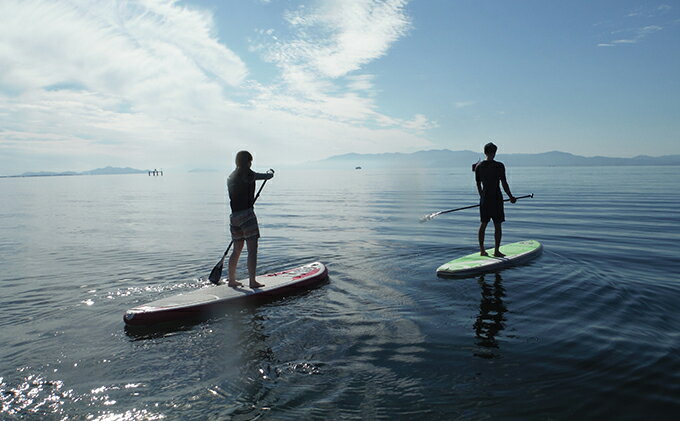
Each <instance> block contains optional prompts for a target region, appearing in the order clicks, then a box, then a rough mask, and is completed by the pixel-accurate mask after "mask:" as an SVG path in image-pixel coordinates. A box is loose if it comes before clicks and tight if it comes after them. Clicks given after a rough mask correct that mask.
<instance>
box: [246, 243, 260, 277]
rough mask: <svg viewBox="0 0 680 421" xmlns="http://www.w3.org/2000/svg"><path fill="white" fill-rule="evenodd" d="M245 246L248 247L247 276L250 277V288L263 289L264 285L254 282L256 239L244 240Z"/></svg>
mask: <svg viewBox="0 0 680 421" xmlns="http://www.w3.org/2000/svg"><path fill="white" fill-rule="evenodd" d="M246 245H247V246H248V276H249V277H250V287H251V288H260V287H263V286H264V284H261V283H259V282H257V281H256V280H255V276H256V273H257V238H250V239H248V240H246Z"/></svg>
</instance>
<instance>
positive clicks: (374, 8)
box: [253, 0, 436, 130]
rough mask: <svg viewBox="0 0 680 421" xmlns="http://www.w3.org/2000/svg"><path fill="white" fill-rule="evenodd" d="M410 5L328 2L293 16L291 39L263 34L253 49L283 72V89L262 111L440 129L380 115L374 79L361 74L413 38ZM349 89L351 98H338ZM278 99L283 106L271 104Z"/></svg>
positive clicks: (373, 0)
mask: <svg viewBox="0 0 680 421" xmlns="http://www.w3.org/2000/svg"><path fill="white" fill-rule="evenodd" d="M406 4H407V1H405V0H343V1H338V0H322V1H318V2H316V3H315V4H314V6H312V7H310V6H300V7H298V8H297V9H295V10H292V11H288V12H287V13H286V15H285V17H286V21H287V22H288V24H289V27H290V29H291V33H290V34H277V33H275V32H274V31H273V30H263V31H261V33H262V34H266V35H267V38H266V39H264V40H261V41H260V42H259V43H257V44H255V45H254V46H253V48H254V49H255V50H256V51H260V52H262V55H263V58H264V59H265V60H267V61H269V62H271V63H274V64H275V65H276V66H278V67H279V68H280V69H281V78H280V83H279V84H277V85H275V86H272V87H269V88H270V91H269V92H267V95H266V96H265V97H260V98H259V99H260V101H258V105H261V106H262V105H264V106H276V107H280V109H286V108H288V109H295V111H296V113H303V114H305V115H309V116H324V118H331V119H338V120H339V121H346V122H354V123H357V122H373V123H375V124H378V125H380V126H398V127H399V126H400V127H402V128H406V129H411V130H426V129H427V128H429V127H432V126H433V125H435V124H436V123H434V122H429V121H425V120H423V118H424V116H422V115H421V116H416V117H414V119H413V120H400V119H394V118H390V117H387V116H385V115H382V114H380V113H379V112H378V111H377V109H376V105H375V103H374V101H373V99H372V93H373V79H374V76H373V75H367V74H359V73H356V72H358V71H360V70H361V68H362V66H364V65H365V64H367V63H370V62H372V61H374V60H376V59H379V58H380V57H382V56H384V55H385V54H386V53H387V51H388V50H389V48H390V47H391V46H392V44H394V43H395V42H396V41H398V40H399V39H400V38H401V37H403V36H405V35H407V33H408V31H409V29H410V27H411V23H410V20H409V18H408V16H407V15H406V11H405V6H406ZM343 83H345V84H346V86H347V87H348V88H349V89H350V91H351V92H349V93H347V92H346V93H340V94H338V92H341V91H342V89H340V87H339V86H340V85H342V84H343ZM272 96H275V97H278V98H279V101H271V97H272ZM263 99H264V101H262V100H263ZM416 121H418V122H422V124H416V123H414V122H416Z"/></svg>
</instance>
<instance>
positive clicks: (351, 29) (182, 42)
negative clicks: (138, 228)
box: [0, 0, 435, 173]
mask: <svg viewBox="0 0 680 421" xmlns="http://www.w3.org/2000/svg"><path fill="white" fill-rule="evenodd" d="M267 3H268V2H266V1H263V2H262V3H261V4H262V7H265V8H266V7H271V5H268V4H267ZM405 4H406V2H405V1H394V0H387V1H377V0H372V1H358V0H353V1H349V0H348V1H346V2H345V1H343V2H337V1H318V2H315V3H314V7H302V6H300V7H298V8H296V9H294V10H293V11H289V12H287V13H286V15H285V16H282V19H285V22H288V24H289V28H290V30H291V33H276V31H268V30H266V29H265V30H263V31H262V32H261V34H262V37H264V40H263V41H262V43H261V44H260V45H255V46H254V47H253V48H254V50H255V51H259V52H261V53H262V54H263V56H264V57H265V58H266V59H267V60H269V61H270V62H271V63H273V64H275V66H276V67H277V68H278V69H279V71H280V73H279V77H278V78H277V80H276V81H275V82H274V83H271V84H263V83H261V82H258V81H257V80H255V79H253V77H252V75H251V73H250V71H249V68H248V65H247V64H246V62H245V61H244V60H243V59H242V58H241V57H239V56H238V55H237V54H236V53H235V52H234V50H232V49H230V48H229V47H228V44H225V42H224V41H222V42H221V41H220V40H218V38H217V35H216V34H217V23H216V22H215V19H214V16H213V15H212V14H211V13H210V12H207V11H205V10H201V9H198V8H195V7H189V6H186V5H185V3H179V2H177V1H161V0H140V1H136V2H132V1H109V0H100V1H98V0H71V1H67V0H63V1H57V0H52V1H48V0H27V1H18V0H4V1H2V2H0V168H3V170H2V173H11V172H12V168H17V169H20V170H21V171H24V170H35V169H48V168H44V167H43V168H34V167H33V165H35V164H34V163H35V162H40V163H41V165H44V162H47V160H48V159H49V158H51V159H52V161H53V165H54V166H55V167H57V166H58V167H59V168H58V169H73V170H83V169H90V168H91V167H93V166H97V165H116V164H120V165H136V166H139V167H141V168H146V167H147V166H163V165H164V166H165V167H169V166H180V167H182V166H185V167H193V166H197V165H203V166H206V167H222V166H224V165H230V163H231V161H232V158H231V154H232V152H233V151H234V150H239V149H243V148H251V149H254V150H256V155H257V156H258V157H261V158H268V159H272V160H277V161H278V162H281V161H286V162H300V161H305V160H309V159H315V158H322V157H324V156H327V155H329V154H331V153H333V152H337V153H344V152H350V151H356V152H382V151H386V150H392V151H400V150H414V149H417V148H420V147H423V146H428V145H429V144H430V142H429V141H428V140H426V139H425V138H423V137H422V132H423V131H424V130H427V129H428V128H431V127H434V125H435V123H433V122H430V121H429V120H428V119H427V118H426V117H425V116H423V115H419V114H416V115H415V116H414V117H413V118H412V119H399V118H393V117H390V116H387V115H384V114H382V113H380V112H379V110H378V106H377V105H376V102H375V95H376V90H375V88H374V84H375V81H376V76H374V75H369V74H365V73H361V69H362V67H363V66H365V65H366V64H367V63H369V62H371V61H372V60H376V59H378V58H380V57H382V56H384V55H385V54H387V52H388V50H389V48H390V47H391V45H392V44H393V43H394V42H396V41H397V40H398V39H399V38H400V37H402V36H404V35H405V34H406V33H407V31H408V28H409V19H408V17H407V16H406V12H405V10H404V6H405ZM369 23H370V24H369ZM246 35H247V34H244V38H245V36H246ZM228 41H229V40H226V42H227V43H228ZM38 157H41V159H38ZM43 158H45V159H43ZM223 163H228V164H223ZM75 164H78V165H82V166H84V167H78V168H70V167H69V165H75Z"/></svg>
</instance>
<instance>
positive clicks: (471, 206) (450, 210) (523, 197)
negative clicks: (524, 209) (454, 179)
mask: <svg viewBox="0 0 680 421" xmlns="http://www.w3.org/2000/svg"><path fill="white" fill-rule="evenodd" d="M527 197H534V194H533V193H531V194H527V195H524V196H519V197H516V198H515V199H526V198H527ZM509 201H510V199H505V200H504V202H509ZM477 207H479V204H476V205H470V206H463V207H462V208H456V209H449V210H445V211H441V212H435V213H433V214H431V216H432V217H434V216H436V215H441V214H443V213H449V212H455V211H459V210H463V209H472V208H477Z"/></svg>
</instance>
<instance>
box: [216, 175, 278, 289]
mask: <svg viewBox="0 0 680 421" xmlns="http://www.w3.org/2000/svg"><path fill="white" fill-rule="evenodd" d="M267 180H269V179H268V178H266V179H265V180H264V181H263V182H262V185H261V186H260V189H259V190H258V191H257V194H256V195H255V198H254V199H253V204H255V202H257V198H258V197H260V193H261V192H262V189H263V188H264V185H265V184H267ZM233 244H234V240H231V241H230V242H229V246H228V247H227V250H225V252H224V254H223V255H222V258H221V259H220V261H219V262H217V264H216V265H215V267H214V268H213V270H212V271H211V272H210V276H209V279H210V282H212V283H213V284H217V283H219V282H220V278H221V277H222V267H224V259H225V258H226V257H227V254H229V250H230V249H231V246H232V245H233ZM215 278H217V279H215Z"/></svg>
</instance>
